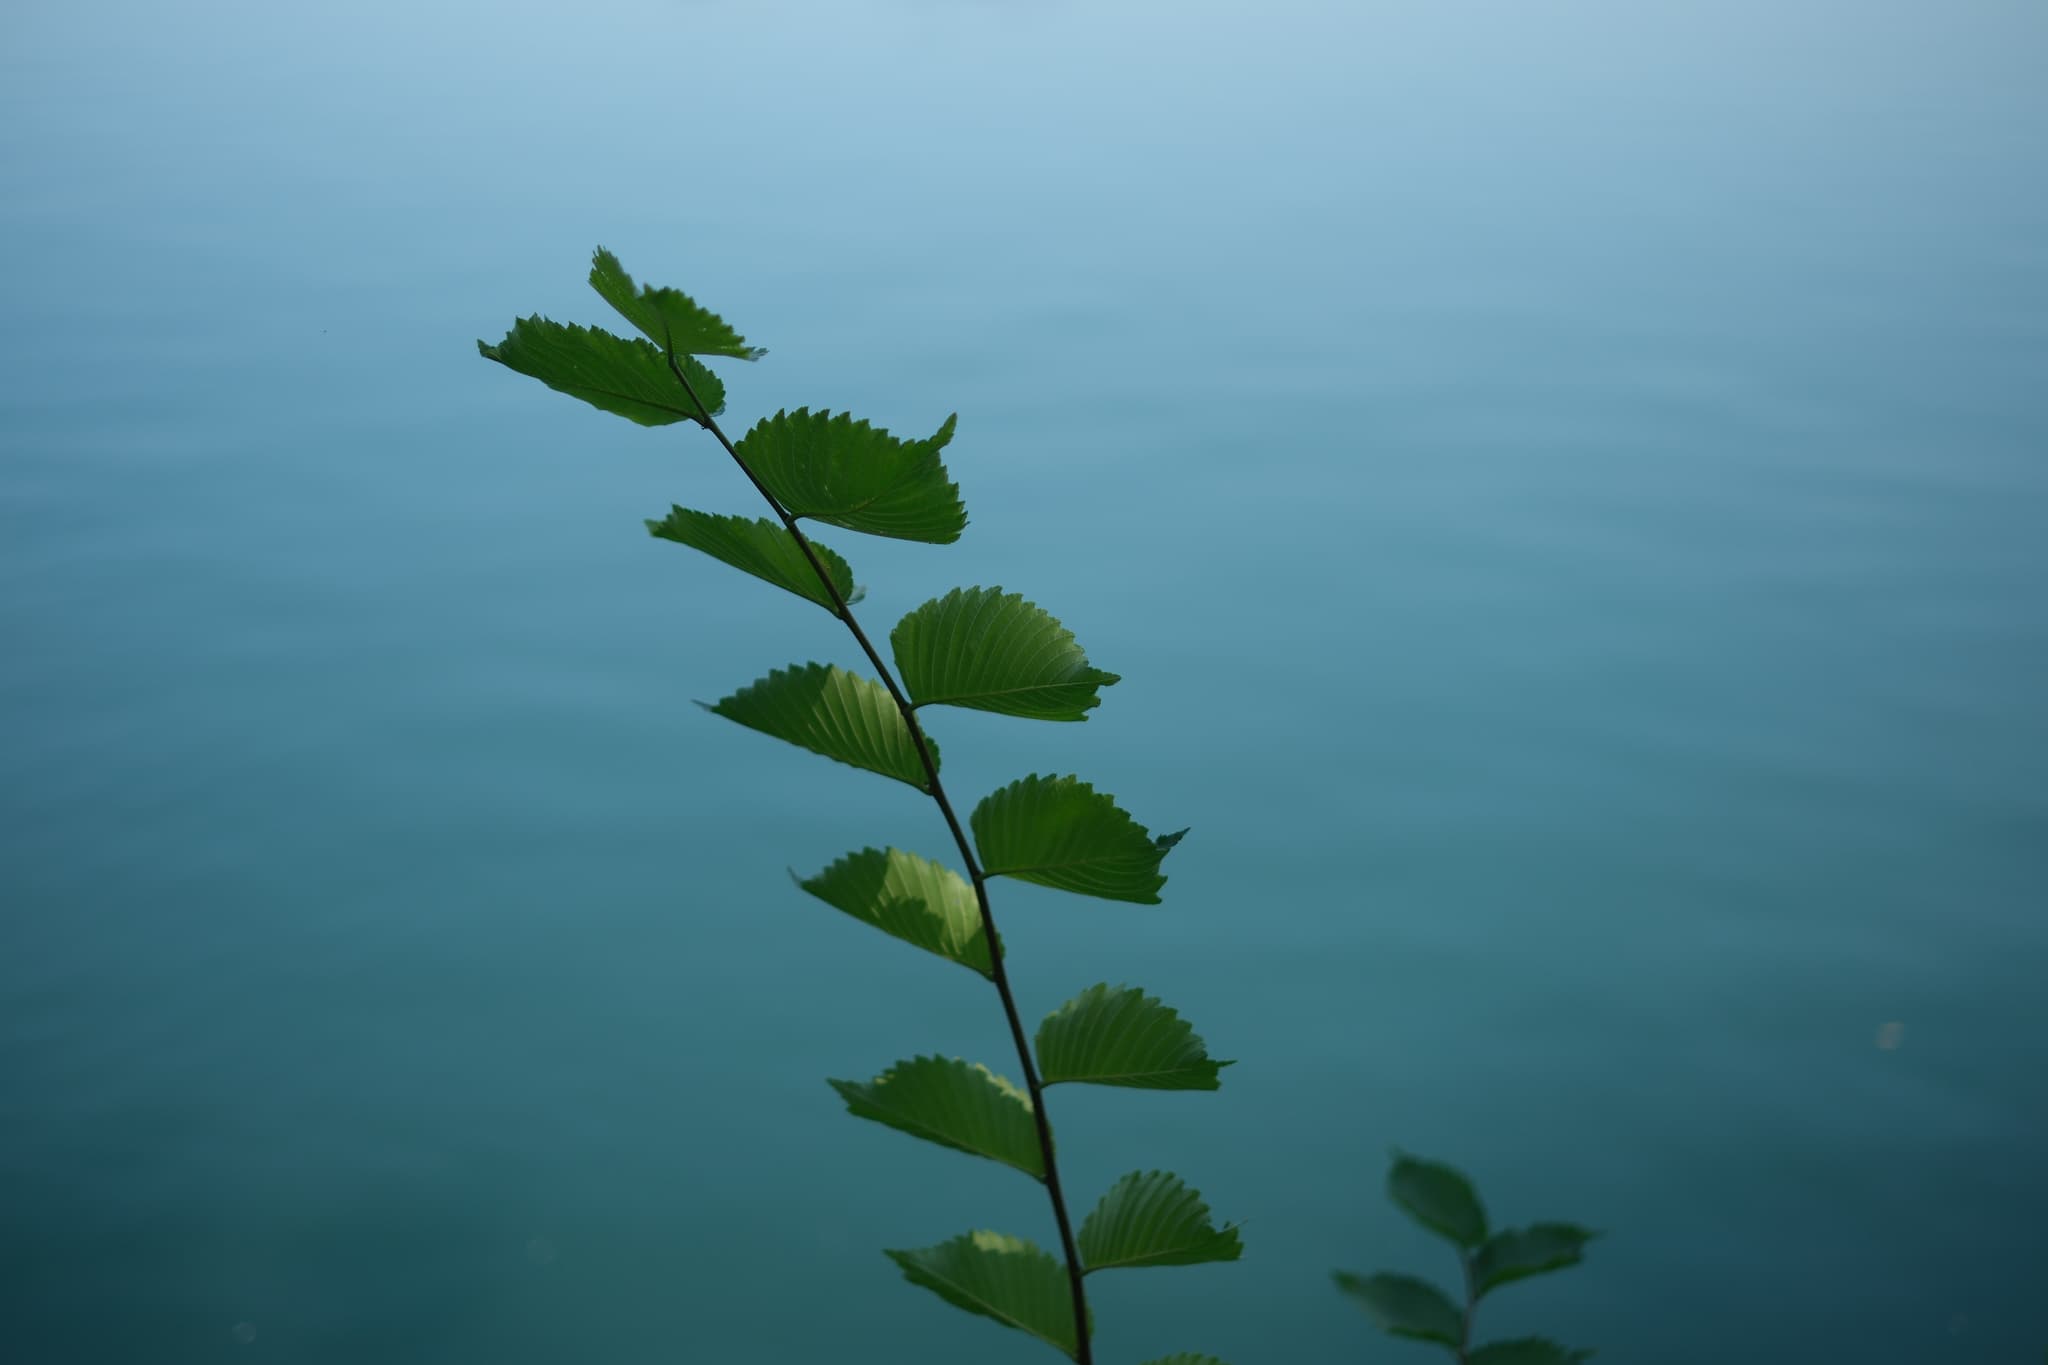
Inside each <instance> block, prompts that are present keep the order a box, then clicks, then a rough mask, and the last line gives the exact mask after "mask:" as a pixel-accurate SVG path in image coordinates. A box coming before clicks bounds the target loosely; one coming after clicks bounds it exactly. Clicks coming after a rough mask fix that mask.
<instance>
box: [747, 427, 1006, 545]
mask: <svg viewBox="0 0 2048 1365" xmlns="http://www.w3.org/2000/svg"><path fill="white" fill-rule="evenodd" d="M953 421H954V419H953V418H951V417H948V418H947V419H946V424H945V425H944V426H942V427H940V428H939V430H938V434H937V435H935V436H933V437H932V438H931V439H929V440H925V441H901V440H898V439H897V438H896V437H894V436H891V435H890V434H889V433H888V432H886V431H883V430H882V429H881V428H879V427H872V426H869V425H868V424H867V423H866V422H856V421H854V420H853V419H852V418H851V417H848V416H847V415H846V414H845V413H840V414H839V415H838V416H836V417H835V416H833V415H832V414H831V413H829V412H812V411H810V410H809V409H808V408H798V409H797V410H796V411H795V412H778V413H776V414H775V415H774V416H773V417H768V418H763V419H762V420H761V421H759V422H757V423H755V425H754V429H753V430H752V431H749V432H748V433H747V434H746V435H745V436H744V437H742V438H741V439H740V443H739V454H740V459H741V460H743V461H745V462H746V466H747V468H749V469H751V470H753V471H754V474H755V476H756V477H758V478H759V479H760V480H761V482H762V483H763V484H765V485H767V487H768V490H769V491H770V492H771V493H773V494H774V495H775V496H776V498H777V499H778V500H779V501H780V502H781V503H782V505H783V506H784V507H785V508H787V509H788V510H789V511H790V513H791V514H792V515H795V516H799V517H811V518H813V519H814V520H817V521H825V522H830V523H831V524H832V525H834V526H844V527H845V528H846V529H847V530H849V531H862V532H865V533H867V534H868V535H873V536H893V537H894V538H896V539H898V540H921V541H925V542H927V543H929V544H934V545H945V544H950V543H951V542H953V541H956V540H958V539H960V532H961V531H962V530H963V529H964V528H965V527H966V525H967V509H966V508H965V507H963V506H961V504H960V490H959V489H958V488H956V487H954V485H953V483H952V481H951V480H950V479H949V478H947V476H946V466H945V465H944V464H942V463H940V461H939V451H940V450H942V449H944V448H945V445H946V443H947V442H948V441H950V440H952V439H953Z"/></svg>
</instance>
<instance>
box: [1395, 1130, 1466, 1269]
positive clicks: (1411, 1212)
mask: <svg viewBox="0 0 2048 1365" xmlns="http://www.w3.org/2000/svg"><path fill="white" fill-rule="evenodd" d="M1387 1197H1388V1198H1390V1199H1392V1200H1393V1201H1394V1202H1395V1203H1396V1204H1398V1205H1400V1206H1401V1208H1402V1209H1403V1210H1405V1211H1406V1212H1407V1214H1408V1216H1409V1217H1410V1218H1413V1219H1414V1220H1415V1221H1416V1222H1418V1223H1420V1224H1422V1226H1424V1227H1426V1228H1428V1229H1429V1230H1430V1231H1431V1232H1434V1233H1436V1234H1437V1235H1438V1236H1439V1237H1448V1238H1450V1239H1451V1240H1452V1241H1453V1242H1456V1243H1457V1244H1458V1245H1459V1246H1465V1247H1475V1246H1478V1245H1479V1244H1480V1243H1481V1242H1483V1241H1485V1240H1486V1210H1485V1208H1483V1207H1482V1206H1481V1205H1480V1203H1479V1195H1478V1194H1477V1193H1476V1192H1475V1191H1474V1190H1473V1188H1472V1182H1471V1181H1469V1180H1467V1179H1466V1178H1465V1177H1464V1175H1463V1174H1461V1173H1460V1172H1459V1171H1457V1170H1456V1169H1454V1168H1452V1167H1450V1166H1446V1165H1444V1164H1443V1163H1442V1162H1440V1161H1424V1160H1422V1159H1421V1158H1420V1157H1412V1156H1408V1155H1406V1154H1405V1153H1402V1152H1396V1153H1395V1154H1394V1164H1393V1166H1392V1167H1391V1168H1390V1169H1389V1170H1388V1171H1387Z"/></svg>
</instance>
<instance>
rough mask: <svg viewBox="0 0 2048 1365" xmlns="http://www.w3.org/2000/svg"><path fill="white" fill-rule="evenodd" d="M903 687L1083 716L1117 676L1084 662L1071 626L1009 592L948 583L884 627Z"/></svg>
mask: <svg viewBox="0 0 2048 1365" xmlns="http://www.w3.org/2000/svg"><path fill="white" fill-rule="evenodd" d="M889 643H890V644H891V645H892V646H893V647H894V648H895V651H896V669H897V671H898V672H899V673H900V674H902V676H903V688H904V690H905V691H906V692H908V693H909V694H910V699H911V700H912V701H914V702H916V703H917V704H918V705H919V706H933V705H946V706H968V707H972V708H974V709H975V710H977V711H995V712H998V713H1000V714H1002V715H1005V716H1023V717H1025V718H1026V719H1030V720H1086V719H1088V709H1089V708H1090V707H1092V706H1095V705H1097V704H1098V703H1099V702H1100V701H1101V698H1099V697H1098V696H1097V695H1096V689H1097V688H1099V687H1107V686H1109V685H1110V684H1112V683H1114V682H1116V681H1117V675H1116V674H1114V673H1104V672H1103V671H1102V670H1101V669H1099V668H1091V667H1089V666H1088V656H1087V655H1085V654H1083V653H1082V652H1081V647H1080V646H1079V645H1077V644H1075V643H1074V634H1073V632H1072V631H1070V630H1068V629H1067V628H1066V627H1065V626H1063V625H1061V624H1060V623H1059V622H1058V621H1055V620H1054V619H1053V618H1052V617H1051V616H1049V615H1047V614H1046V613H1045V612H1043V611H1040V610H1039V609H1038V608H1037V607H1036V606H1034V605H1033V604H1031V603H1030V602H1027V601H1025V600H1024V599H1023V598H1022V597H1020V596H1018V595H1017V594H1016V593H1013V592H1010V593H1006V592H1004V591H1003V590H1002V589H1001V588H955V589H953V591H951V592H949V593H947V594H946V595H945V596H944V597H936V598H933V599H932V600H931V601H929V602H927V603H925V604H924V605H923V606H921V607H919V608H918V609H917V610H916V611H913V612H911V613H910V614H909V615H908V616H906V617H904V618H903V619H902V620H901V621H899V622H897V623H896V629H895V630H894V631H892V632H891V633H890V635H889Z"/></svg>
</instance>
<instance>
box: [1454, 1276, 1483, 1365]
mask: <svg viewBox="0 0 2048 1365" xmlns="http://www.w3.org/2000/svg"><path fill="white" fill-rule="evenodd" d="M1458 1264H1459V1265H1461V1266H1463V1267H1464V1270H1465V1321H1464V1323H1463V1325H1462V1326H1460V1327H1459V1329H1458V1365H1466V1361H1467V1360H1468V1359H1469V1358H1470V1357H1469V1355H1468V1353H1469V1352H1470V1351H1471V1349H1472V1315H1473V1314H1474V1313H1476V1312H1478V1311H1479V1295H1478V1293H1477V1292H1476V1290H1477V1289H1478V1282H1477V1281H1476V1280H1475V1279H1474V1278H1473V1275H1472V1257H1471V1255H1470V1254H1469V1253H1467V1252H1466V1251H1465V1249H1464V1248H1463V1247H1460V1248H1459V1249H1458Z"/></svg>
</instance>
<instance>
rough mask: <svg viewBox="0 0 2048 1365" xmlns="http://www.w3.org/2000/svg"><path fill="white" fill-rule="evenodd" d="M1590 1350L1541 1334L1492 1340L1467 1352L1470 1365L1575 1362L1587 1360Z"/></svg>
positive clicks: (1561, 1364)
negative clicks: (1571, 1345) (1561, 1343)
mask: <svg viewBox="0 0 2048 1365" xmlns="http://www.w3.org/2000/svg"><path fill="white" fill-rule="evenodd" d="M1592 1358H1593V1353H1592V1352H1591V1351H1572V1350H1567V1349H1566V1348H1564V1347H1563V1346H1560V1345H1558V1344H1557V1343H1556V1342H1554V1341H1550V1340H1547V1339H1545V1338H1543V1337H1516V1338H1514V1339H1513V1340H1512V1341H1492V1342H1488V1343H1487V1344H1486V1345H1484V1346H1481V1347H1480V1348H1479V1349H1478V1350H1476V1351H1474V1352H1473V1353H1472V1355H1471V1358H1470V1359H1471V1365H1579V1362H1580V1361H1583V1360H1591V1359H1592Z"/></svg>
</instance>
